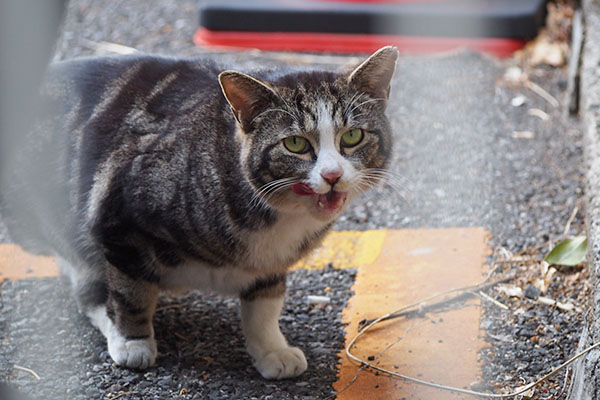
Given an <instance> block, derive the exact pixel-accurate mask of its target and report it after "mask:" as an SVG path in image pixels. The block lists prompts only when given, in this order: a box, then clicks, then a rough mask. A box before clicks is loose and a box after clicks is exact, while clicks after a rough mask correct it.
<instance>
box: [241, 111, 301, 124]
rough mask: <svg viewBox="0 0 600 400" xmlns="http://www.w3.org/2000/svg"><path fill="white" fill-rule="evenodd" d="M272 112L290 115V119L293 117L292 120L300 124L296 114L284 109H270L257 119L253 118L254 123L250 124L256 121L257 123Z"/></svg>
mask: <svg viewBox="0 0 600 400" xmlns="http://www.w3.org/2000/svg"><path fill="white" fill-rule="evenodd" d="M270 112H282V113H285V114H288V115H289V116H290V117H292V119H293V120H294V122H296V123H297V122H298V118H297V116H295V115H294V114H292V113H291V112H289V111H287V110H284V109H282V108H269V109H268V110H265V111H263V112H261V113H260V114H258V115H257V116H256V117H254V118H252V121H251V122H250V123H251V124H252V123H254V121H256V120H257V119H258V118H260V117H262V116H263V115H265V114H267V113H270Z"/></svg>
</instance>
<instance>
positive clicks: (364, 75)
mask: <svg viewBox="0 0 600 400" xmlns="http://www.w3.org/2000/svg"><path fill="white" fill-rule="evenodd" d="M396 60H398V50H397V49H396V48H395V47H393V46H386V47H383V48H381V49H379V50H377V51H376V52H375V53H373V54H372V55H371V57H369V58H368V59H366V60H365V61H364V62H363V63H362V64H360V65H359V66H358V67H356V68H355V69H354V71H352V72H351V73H350V75H348V83H350V84H351V85H353V86H356V87H358V89H359V90H361V91H363V92H365V93H367V94H368V95H369V96H372V97H373V98H382V99H386V100H387V99H388V97H389V95H390V84H391V81H392V76H394V71H395V70H396Z"/></svg>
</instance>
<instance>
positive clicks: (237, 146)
mask: <svg viewBox="0 0 600 400" xmlns="http://www.w3.org/2000/svg"><path fill="white" fill-rule="evenodd" d="M397 57H398V51H397V50H396V49H395V48H394V47H384V48H382V49H380V50H378V51H377V52H375V53H374V54H372V55H371V56H370V57H369V58H367V59H366V60H365V61H364V62H362V63H361V64H360V65H358V66H357V67H356V68H354V69H351V70H349V71H346V72H339V71H336V72H331V71H323V70H291V69H290V70H287V69H285V68H282V69H281V70H276V71H266V70H262V71H261V70H257V71H250V72H248V73H244V72H239V71H234V70H230V69H227V67H226V66H221V65H219V64H218V63H217V62H215V61H211V60H202V59H197V60H187V59H186V60H181V59H175V58H167V57H160V56H151V55H132V56H117V57H90V58H82V59H75V60H70V61H64V62H59V63H55V64H53V65H51V66H50V67H49V69H48V72H47V76H46V78H45V84H44V85H43V88H42V91H41V92H42V96H41V99H42V101H43V106H44V107H43V109H44V110H45V112H46V114H47V117H46V118H42V119H40V120H39V121H38V122H36V123H35V124H34V128H33V129H31V131H30V132H29V133H28V134H27V135H24V136H23V137H22V140H23V142H22V143H24V145H22V146H19V148H18V149H12V150H14V151H12V150H11V152H10V153H11V154H10V157H11V159H12V160H11V165H10V168H7V169H5V170H4V171H3V172H4V173H3V174H2V182H1V187H0V189H1V190H0V196H1V199H0V205H1V207H2V208H1V212H2V214H3V216H4V218H5V222H6V224H7V225H8V227H9V232H10V234H11V236H12V237H13V239H14V240H16V241H17V242H18V243H20V244H21V245H22V246H23V247H25V248H26V249H30V250H32V251H35V252H37V253H41V254H51V255H55V256H56V257H57V259H58V263H59V266H60V268H61V270H62V272H63V273H64V274H65V275H67V276H68V277H69V278H70V281H71V285H72V288H73V291H74V295H75V298H76V300H77V304H78V307H79V309H80V311H81V312H83V313H85V314H86V315H87V316H88V317H89V319H90V320H91V323H92V324H93V325H94V326H96V327H97V328H98V329H99V330H100V331H101V332H102V334H103V335H104V336H105V337H106V340H107V344H108V352H109V354H110V356H111V357H112V359H113V360H114V361H115V362H116V363H117V364H118V365H120V366H124V367H129V368H134V369H145V368H147V367H149V366H152V365H153V364H154V363H155V361H156V356H157V350H156V342H155V339H154V329H153V325H152V317H153V314H154V311H155V308H156V302H157V296H158V293H159V290H177V289H181V288H183V289H204V290H212V291H216V292H219V293H223V294H227V295H236V296H239V298H240V302H241V324H242V331H243V333H244V335H245V339H246V342H245V343H246V349H247V352H248V353H249V355H250V356H251V358H252V360H253V363H254V366H255V367H256V369H257V370H258V372H259V373H260V374H261V375H262V376H263V377H264V378H267V379H282V378H290V377H295V376H297V375H299V374H301V373H302V372H304V371H305V370H306V368H307V361H306V358H305V356H304V354H303V352H302V351H301V350H300V349H299V348H296V347H293V346H290V345H289V344H288V343H287V341H286V339H285V338H284V336H283V334H282V333H281V331H280V328H279V322H278V319H279V315H280V312H281V309H282V305H283V300H284V292H285V280H286V270H287V269H288V268H289V267H290V266H291V265H292V264H294V263H295V262H296V261H297V260H299V259H300V258H301V257H302V256H304V255H305V254H307V252H309V251H310V250H311V249H313V248H315V247H316V246H317V245H318V244H319V243H320V242H321V240H322V239H323V237H324V236H325V235H326V234H327V232H328V231H329V230H330V228H331V226H332V224H333V222H334V221H335V219H336V218H337V217H338V216H339V215H340V214H341V213H342V212H343V210H344V209H345V207H346V205H347V203H348V202H350V201H351V200H352V199H353V198H355V197H357V196H358V195H359V194H361V193H362V192H364V191H366V190H367V189H369V188H371V187H373V186H374V185H376V184H378V183H379V182H381V181H383V180H384V179H385V177H386V175H385V174H386V172H385V171H386V168H387V166H388V164H389V160H390V155H391V149H392V147H391V145H392V144H391V127H390V123H389V121H388V119H387V118H386V116H385V109H386V103H387V100H388V97H389V91H390V83H391V79H392V76H393V73H394V70H395V66H396V60H397Z"/></svg>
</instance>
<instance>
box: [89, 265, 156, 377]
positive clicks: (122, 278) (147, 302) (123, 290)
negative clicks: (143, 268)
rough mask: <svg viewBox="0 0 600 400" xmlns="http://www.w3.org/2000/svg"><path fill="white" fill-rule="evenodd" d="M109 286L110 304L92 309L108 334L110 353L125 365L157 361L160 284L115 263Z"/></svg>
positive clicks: (139, 366) (95, 321)
mask: <svg viewBox="0 0 600 400" xmlns="http://www.w3.org/2000/svg"><path fill="white" fill-rule="evenodd" d="M108 286H109V292H108V300H107V303H106V306H105V307H100V308H97V309H95V310H92V311H91V312H90V313H88V316H89V317H90V319H91V321H92V323H93V324H94V325H95V326H96V327H98V329H100V331H101V332H102V333H103V334H104V336H105V337H106V341H107V343H108V353H109V354H110V356H111V357H112V359H113V360H114V361H115V362H116V363H117V364H118V365H121V366H123V367H127V368H135V369H145V368H147V367H149V366H152V365H154V363H155V361H156V355H157V349H156V340H155V339H154V328H153V326H152V317H153V315H154V311H155V309H156V301H157V298H158V285H157V284H156V283H153V282H149V281H147V280H144V279H143V278H142V279H133V278H131V277H129V276H127V275H126V274H125V273H123V272H122V271H120V270H118V269H117V268H116V267H114V266H112V265H111V266H109V268H108Z"/></svg>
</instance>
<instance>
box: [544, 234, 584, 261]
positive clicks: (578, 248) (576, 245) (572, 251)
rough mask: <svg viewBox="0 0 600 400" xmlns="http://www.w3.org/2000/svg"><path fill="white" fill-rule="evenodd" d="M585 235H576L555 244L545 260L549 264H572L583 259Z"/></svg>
mask: <svg viewBox="0 0 600 400" xmlns="http://www.w3.org/2000/svg"><path fill="white" fill-rule="evenodd" d="M586 252H587V237H585V236H577V237H575V238H573V239H567V240H563V241H562V242H560V243H559V244H557V245H556V246H555V247H554V248H553V249H552V251H550V253H548V255H547V256H546V258H545V260H546V261H547V262H549V263H550V264H556V265H567V266H574V265H577V264H580V263H582V262H583V260H585V254H586Z"/></svg>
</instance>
